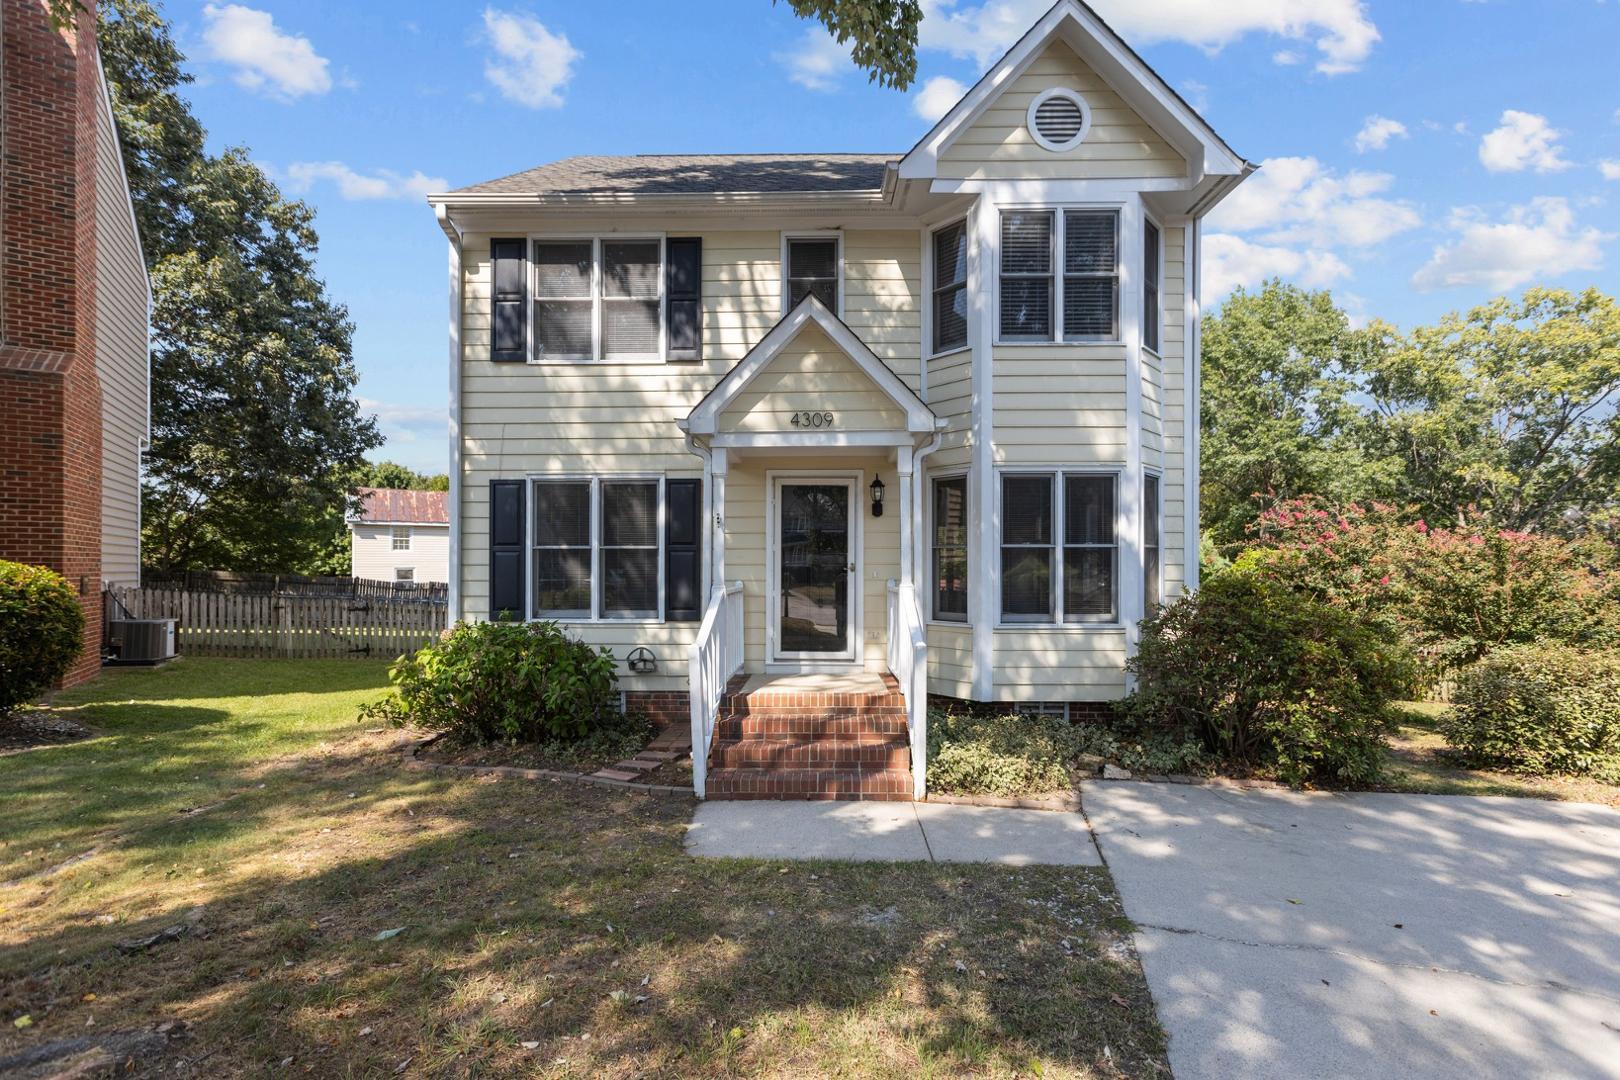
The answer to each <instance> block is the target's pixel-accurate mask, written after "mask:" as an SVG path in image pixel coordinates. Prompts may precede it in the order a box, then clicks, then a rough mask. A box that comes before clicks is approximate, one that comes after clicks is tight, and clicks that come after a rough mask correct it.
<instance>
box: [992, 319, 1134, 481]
mask: <svg viewBox="0 0 1620 1080" xmlns="http://www.w3.org/2000/svg"><path fill="white" fill-rule="evenodd" d="M993 378H994V383H993V400H994V402H995V438H994V445H993V447H992V450H991V457H992V459H993V460H994V461H995V463H996V464H997V465H1002V466H1012V467H1018V466H1036V465H1063V466H1119V465H1123V464H1124V463H1125V430H1126V427H1125V355H1124V350H1123V349H1121V348H1119V347H1117V346H1076V345H998V346H997V347H996V349H995V366H994V377H993Z"/></svg>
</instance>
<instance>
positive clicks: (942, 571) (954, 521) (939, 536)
mask: <svg viewBox="0 0 1620 1080" xmlns="http://www.w3.org/2000/svg"><path fill="white" fill-rule="evenodd" d="M967 498H968V495H967V477H965V476H950V477H941V478H940V479H938V480H935V481H934V500H933V518H932V533H933V591H934V599H933V612H934V618H936V619H941V620H944V621H946V622H966V621H967V612H968V592H967V582H968V559H967V529H968V517H967Z"/></svg>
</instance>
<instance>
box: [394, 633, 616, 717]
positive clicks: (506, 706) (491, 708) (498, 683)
mask: <svg viewBox="0 0 1620 1080" xmlns="http://www.w3.org/2000/svg"><path fill="white" fill-rule="evenodd" d="M389 678H390V680H392V682H393V684H394V689H395V695H394V696H392V697H388V698H384V699H383V700H382V701H380V702H377V703H375V704H374V705H372V706H369V707H368V709H367V711H366V714H365V715H367V716H369V717H380V718H383V719H387V720H391V721H393V722H395V723H400V724H404V723H411V724H415V725H417V726H419V727H423V728H426V729H428V730H430V731H442V732H445V733H447V734H450V735H453V736H455V737H457V738H459V739H461V740H463V741H467V742H478V741H485V742H487V741H494V740H506V741H512V740H517V741H522V742H541V741H546V740H555V739H562V740H572V739H578V738H580V737H582V736H584V735H586V734H587V733H589V732H591V731H594V730H597V729H599V728H602V727H606V726H610V725H612V724H613V722H614V721H616V720H617V719H618V716H619V697H618V675H617V673H616V671H615V670H614V665H613V656H612V654H611V653H609V652H608V651H607V650H606V649H602V650H601V651H597V650H594V649H592V648H591V647H590V646H588V645H586V644H584V643H582V642H579V641H575V640H574V639H573V638H570V637H569V636H568V635H567V634H565V633H563V631H562V628H561V627H559V626H558V625H557V624H556V623H553V622H537V623H487V622H481V623H458V624H456V626H455V627H453V628H452V629H451V630H449V631H448V632H447V633H446V634H445V635H444V636H443V638H442V639H441V640H439V641H437V642H434V643H433V644H431V645H427V646H424V647H423V648H422V649H421V650H420V651H418V652H417V654H416V655H415V656H402V657H400V658H399V659H398V660H396V661H395V662H394V666H393V668H392V669H391V670H390V671H389Z"/></svg>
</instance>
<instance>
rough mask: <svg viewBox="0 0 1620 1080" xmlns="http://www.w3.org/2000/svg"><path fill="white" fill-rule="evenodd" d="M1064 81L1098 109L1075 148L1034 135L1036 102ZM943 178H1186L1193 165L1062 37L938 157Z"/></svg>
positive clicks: (1095, 110)
mask: <svg viewBox="0 0 1620 1080" xmlns="http://www.w3.org/2000/svg"><path fill="white" fill-rule="evenodd" d="M1052 87H1065V88H1067V89H1070V90H1074V91H1076V92H1077V93H1079V94H1080V95H1081V96H1082V97H1083V98H1084V99H1085V100H1086V104H1087V105H1089V106H1090V107H1091V110H1092V124H1091V131H1090V133H1089V134H1088V135H1087V136H1086V138H1085V140H1084V141H1082V142H1081V143H1080V145H1079V146H1077V147H1075V148H1074V149H1072V150H1064V151H1052V150H1048V149H1046V148H1045V147H1043V146H1041V145H1040V144H1039V143H1037V142H1036V141H1035V140H1034V139H1033V138H1032V137H1031V136H1030V133H1029V129H1028V127H1027V118H1028V112H1029V106H1030V102H1032V101H1033V100H1034V99H1035V97H1036V95H1038V94H1040V93H1041V92H1042V91H1043V90H1047V89H1050V88H1052ZM939 172H940V175H941V176H951V177H959V178H962V179H969V180H982V179H993V180H1033V179H1040V178H1066V177H1084V178H1088V179H1106V178H1133V179H1134V178H1149V177H1171V176H1185V175H1186V173H1187V163H1186V160H1185V159H1184V158H1182V156H1181V155H1180V154H1178V153H1177V152H1176V151H1175V150H1174V149H1173V148H1172V147H1171V146H1170V144H1169V143H1167V142H1165V140H1164V139H1163V138H1162V137H1161V136H1160V135H1159V133H1158V132H1156V131H1154V130H1153V128H1151V127H1149V126H1148V124H1147V123H1146V122H1145V121H1143V119H1142V118H1141V117H1140V116H1139V115H1137V114H1136V112H1135V111H1133V110H1132V109H1131V108H1130V106H1128V105H1126V104H1125V101H1124V99H1122V98H1121V97H1120V96H1119V95H1118V94H1116V93H1115V92H1114V91H1113V89H1112V88H1110V87H1109V85H1108V84H1107V83H1106V82H1104V81H1103V79H1102V78H1101V76H1099V75H1098V74H1097V73H1096V72H1095V71H1093V70H1092V69H1091V68H1090V67H1089V66H1088V65H1087V64H1086V63H1085V61H1083V60H1081V59H1080V58H1079V57H1078V56H1076V55H1075V54H1074V50H1072V49H1070V48H1069V47H1068V46H1067V45H1065V44H1063V43H1062V42H1053V43H1052V44H1051V45H1049V46H1047V48H1046V50H1045V51H1044V52H1042V53H1041V55H1040V56H1039V57H1037V58H1036V59H1035V60H1034V61H1033V62H1032V63H1031V64H1030V66H1029V67H1028V68H1027V69H1025V71H1024V72H1023V74H1021V75H1019V76H1018V77H1017V78H1016V79H1014V80H1013V83H1012V85H1011V86H1009V87H1008V88H1007V90H1006V91H1005V92H1004V93H1003V94H1002V95H1001V96H1000V97H998V98H996V99H995V100H994V101H993V102H992V103H991V105H990V107H989V108H988V109H986V110H985V111H984V113H983V115H981V116H980V117H979V118H978V119H977V120H976V121H975V122H974V123H973V124H972V125H971V126H969V127H968V129H967V130H966V131H964V132H962V133H961V134H960V135H959V136H958V137H957V138H956V139H955V141H953V142H952V143H951V144H950V145H949V146H947V147H946V148H945V150H944V152H943V153H941V154H940V156H939Z"/></svg>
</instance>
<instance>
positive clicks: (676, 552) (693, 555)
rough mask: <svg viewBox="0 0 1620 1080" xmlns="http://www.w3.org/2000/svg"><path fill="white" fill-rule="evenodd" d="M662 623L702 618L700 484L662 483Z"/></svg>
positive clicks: (688, 481)
mask: <svg viewBox="0 0 1620 1080" xmlns="http://www.w3.org/2000/svg"><path fill="white" fill-rule="evenodd" d="M664 495H665V499H666V511H667V512H666V513H665V515H664V561H665V567H664V621H665V622H698V621H699V620H701V619H702V618H703V529H702V517H703V481H702V480H666V481H664Z"/></svg>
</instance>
